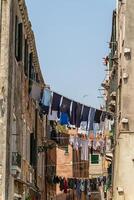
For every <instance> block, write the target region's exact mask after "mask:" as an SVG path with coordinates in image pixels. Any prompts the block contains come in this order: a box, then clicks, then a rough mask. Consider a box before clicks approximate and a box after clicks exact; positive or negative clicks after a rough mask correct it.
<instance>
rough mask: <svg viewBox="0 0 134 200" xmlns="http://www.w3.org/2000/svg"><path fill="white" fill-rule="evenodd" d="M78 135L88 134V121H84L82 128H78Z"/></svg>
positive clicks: (81, 124)
mask: <svg viewBox="0 0 134 200" xmlns="http://www.w3.org/2000/svg"><path fill="white" fill-rule="evenodd" d="M78 133H79V134H86V135H87V134H88V132H87V121H82V122H81V123H80V128H78Z"/></svg>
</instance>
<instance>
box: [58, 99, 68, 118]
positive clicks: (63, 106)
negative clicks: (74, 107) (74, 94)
mask: <svg viewBox="0 0 134 200" xmlns="http://www.w3.org/2000/svg"><path fill="white" fill-rule="evenodd" d="M70 106H71V100H70V99H67V98H65V97H63V100H62V104H61V108H60V111H61V112H63V113H67V114H68V116H69V118H70Z"/></svg>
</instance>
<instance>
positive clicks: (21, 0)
mask: <svg viewBox="0 0 134 200" xmlns="http://www.w3.org/2000/svg"><path fill="white" fill-rule="evenodd" d="M18 4H19V9H20V13H21V16H22V21H23V24H24V27H25V32H26V35H27V39H28V43H29V46H30V50H31V52H32V53H33V64H34V67H35V70H36V72H38V74H39V78H40V81H41V83H42V84H43V85H44V84H45V83H44V79H43V76H42V72H41V69H40V64H39V59H38V54H37V49H36V43H35V37H34V33H33V30H32V26H31V22H30V20H29V17H28V12H27V7H26V4H25V1H24V0H18Z"/></svg>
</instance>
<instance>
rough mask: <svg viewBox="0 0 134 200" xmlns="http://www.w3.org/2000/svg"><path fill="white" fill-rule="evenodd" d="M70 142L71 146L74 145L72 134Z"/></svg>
mask: <svg viewBox="0 0 134 200" xmlns="http://www.w3.org/2000/svg"><path fill="white" fill-rule="evenodd" d="M69 144H70V145H71V146H73V144H74V136H72V135H70V138H69Z"/></svg>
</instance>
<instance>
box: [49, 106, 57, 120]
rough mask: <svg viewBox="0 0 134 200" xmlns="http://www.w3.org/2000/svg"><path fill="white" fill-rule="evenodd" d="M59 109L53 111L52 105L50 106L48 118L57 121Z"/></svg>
mask: <svg viewBox="0 0 134 200" xmlns="http://www.w3.org/2000/svg"><path fill="white" fill-rule="evenodd" d="M57 115H58V111H54V110H52V111H51V107H50V108H49V115H48V120H49V121H57V120H58V117H57Z"/></svg>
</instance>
